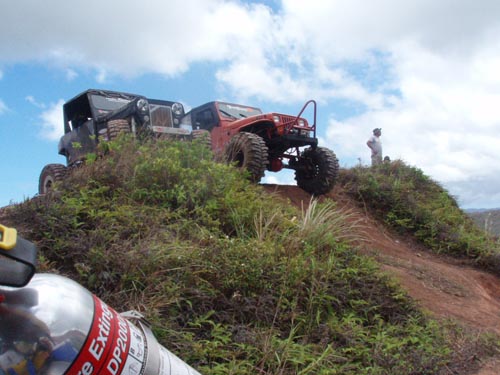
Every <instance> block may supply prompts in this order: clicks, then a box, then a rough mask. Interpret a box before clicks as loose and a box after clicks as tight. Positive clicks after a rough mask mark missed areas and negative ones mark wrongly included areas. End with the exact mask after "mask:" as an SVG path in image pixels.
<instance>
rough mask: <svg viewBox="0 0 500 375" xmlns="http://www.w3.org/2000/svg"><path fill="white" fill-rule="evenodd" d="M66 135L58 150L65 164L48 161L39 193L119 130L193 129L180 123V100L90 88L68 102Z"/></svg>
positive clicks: (152, 133)
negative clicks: (173, 100) (152, 97)
mask: <svg viewBox="0 0 500 375" xmlns="http://www.w3.org/2000/svg"><path fill="white" fill-rule="evenodd" d="M63 112H64V135H63V136H62V137H61V140H60V141H59V154H61V155H64V156H65V157H66V164H67V165H66V166H64V165H62V164H48V165H46V166H45V167H44V168H43V170H42V173H41V174H40V180H39V185H38V192H39V194H45V193H47V191H48V190H50V188H51V186H52V184H53V183H54V182H56V181H59V180H62V179H63V178H64V176H65V174H66V173H67V170H68V168H72V167H75V166H77V165H79V164H80V163H82V162H83V161H84V160H85V157H86V155H87V154H88V153H91V152H95V150H96V147H97V144H98V143H99V142H100V141H101V140H113V139H114V138H116V137H117V136H118V134H120V133H124V132H125V133H133V134H134V135H136V136H159V135H162V134H168V135H175V136H183V135H189V134H190V133H191V130H190V129H185V128H184V127H182V126H181V121H180V120H181V118H182V117H183V116H184V107H183V105H182V104H181V103H177V102H171V101H166V100H157V99H148V98H146V97H144V96H141V95H135V94H128V93H123V92H115V91H107V90H94V89H91V90H87V91H84V92H83V93H81V94H79V95H77V96H76V97H74V98H73V99H71V100H69V101H68V102H66V103H65V104H64V106H63Z"/></svg>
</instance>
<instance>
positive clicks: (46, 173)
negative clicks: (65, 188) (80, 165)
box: [38, 164, 68, 195]
mask: <svg viewBox="0 0 500 375" xmlns="http://www.w3.org/2000/svg"><path fill="white" fill-rule="evenodd" d="M67 172H68V168H66V166H64V165H62V164H48V165H46V166H45V167H44V168H43V169H42V173H40V179H39V181H38V194H39V195H45V194H47V193H48V192H50V191H51V190H52V187H53V185H54V184H55V183H57V182H61V181H62V180H64V178H65V177H66V174H67Z"/></svg>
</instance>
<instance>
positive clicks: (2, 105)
mask: <svg viewBox="0 0 500 375" xmlns="http://www.w3.org/2000/svg"><path fill="white" fill-rule="evenodd" d="M7 110H8V107H7V104H5V103H4V102H3V100H2V99H0V115H2V114H4V113H5V112H7Z"/></svg>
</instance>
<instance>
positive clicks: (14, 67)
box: [0, 0, 500, 209]
mask: <svg viewBox="0 0 500 375" xmlns="http://www.w3.org/2000/svg"><path fill="white" fill-rule="evenodd" d="M0 3H1V9H2V12H1V14H0V18H1V21H2V22H0V152H1V155H2V159H1V170H2V171H1V175H0V176H1V177H0V207H2V206H5V205H8V204H11V203H18V202H22V201H24V200H25V199H29V198H31V197H33V196H34V195H36V193H37V191H38V178H39V174H40V171H41V170H42V168H43V167H44V166H45V165H46V164H50V163H61V164H65V162H66V161H65V158H64V157H62V156H60V155H58V153H57V144H58V141H59V138H60V137H61V135H62V134H63V119H62V105H63V103H64V102H65V101H67V100H69V99H71V98H73V97H74V96H76V95H77V94H79V93H80V92H82V91H84V90H86V89H89V88H102V89H109V90H117V91H125V92H131V93H135V94H141V95H144V96H146V97H149V98H156V99H165V100H175V101H180V102H182V103H183V104H184V105H185V106H186V107H187V108H188V109H189V108H192V107H196V106H198V105H201V104H203V103H205V102H209V101H213V100H224V101H229V102H233V103H240V104H247V105H251V106H257V107H260V108H261V109H262V110H263V111H265V112H281V113H288V114H294V115H295V114H298V113H299V111H300V110H301V109H302V106H303V104H304V103H305V102H306V101H307V100H309V99H314V100H315V101H316V102H317V104H318V115H317V127H318V137H319V139H320V145H321V146H323V147H328V148H330V149H331V150H333V151H334V152H335V154H336V155H337V157H338V159H339V163H340V166H341V167H343V168H350V167H353V166H356V165H359V164H361V165H369V164H370V150H369V149H368V147H367V146H366V141H367V140H368V138H369V137H370V136H371V134H372V129H373V128H376V127H380V128H382V137H381V139H382V143H383V152H384V155H388V156H389V157H390V158H391V159H392V160H395V159H401V160H403V161H404V162H405V163H407V164H408V165H411V166H415V167H417V168H420V169H421V170H423V171H424V173H425V174H427V175H428V176H430V177H431V178H433V179H434V180H435V181H437V182H439V183H440V184H441V185H442V186H443V187H445V188H446V189H447V190H448V191H449V192H450V194H451V195H453V196H454V197H455V198H456V199H457V201H458V203H459V204H460V206H461V207H462V208H464V209H468V208H498V207H500V163H499V162H498V159H499V156H500V2H499V1H498V0H476V1H472V0H440V1H435V0H406V1H400V0H371V1H366V0H308V1H303V0H267V1H264V0H262V1H258V0H254V1H244V0H182V1H178V0H145V1H131V0H119V1H118V0H107V1H102V0H85V1H81V0H73V1H67V0H48V1H39V0H19V1H16V2H13V1H7V0H0ZM264 182H269V183H282V184H294V183H295V181H294V178H293V173H290V172H289V171H282V172H279V173H272V172H267V173H266V177H265V179H264Z"/></svg>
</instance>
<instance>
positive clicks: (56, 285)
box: [0, 225, 200, 375]
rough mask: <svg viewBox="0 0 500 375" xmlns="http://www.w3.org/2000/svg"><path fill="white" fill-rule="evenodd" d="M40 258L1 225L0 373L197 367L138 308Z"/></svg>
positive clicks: (182, 373) (80, 374) (185, 372)
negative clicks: (107, 299)
mask: <svg viewBox="0 0 500 375" xmlns="http://www.w3.org/2000/svg"><path fill="white" fill-rule="evenodd" d="M35 264H36V248H35V246H34V245H33V244H32V243H31V242H29V241H27V240H25V239H23V238H22V237H20V236H18V235H17V232H16V230H15V229H13V228H8V227H5V226H3V225H0V375H39V374H43V375H61V374H69V375H96V374H99V375H101V374H102V375H200V373H199V372H197V371H196V370H194V369H193V368H192V367H190V366H189V365H188V364H186V363H185V362H184V361H182V360H181V359H180V358H179V357H177V356H175V355H174V354H173V353H171V352H170V351H169V350H167V349H166V348H165V347H163V346H162V345H160V344H159V343H158V341H157V340H156V338H155V337H154V335H153V332H152V331H151V327H150V325H149V324H148V322H147V321H146V320H145V319H144V317H143V316H142V315H140V314H139V313H138V312H135V311H130V312H126V313H121V314H119V313H117V312H116V311H115V310H113V308H111V307H110V306H108V305H107V304H106V303H104V302H103V301H102V300H100V299H99V298H98V297H97V296H95V295H93V294H92V293H90V292H89V291H88V290H87V289H85V288H84V287H82V286H81V285H80V284H78V283H76V282H75V281H73V280H71V279H68V278H66V277H63V276H59V275H54V274H38V273H35V271H36V267H35Z"/></svg>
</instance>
